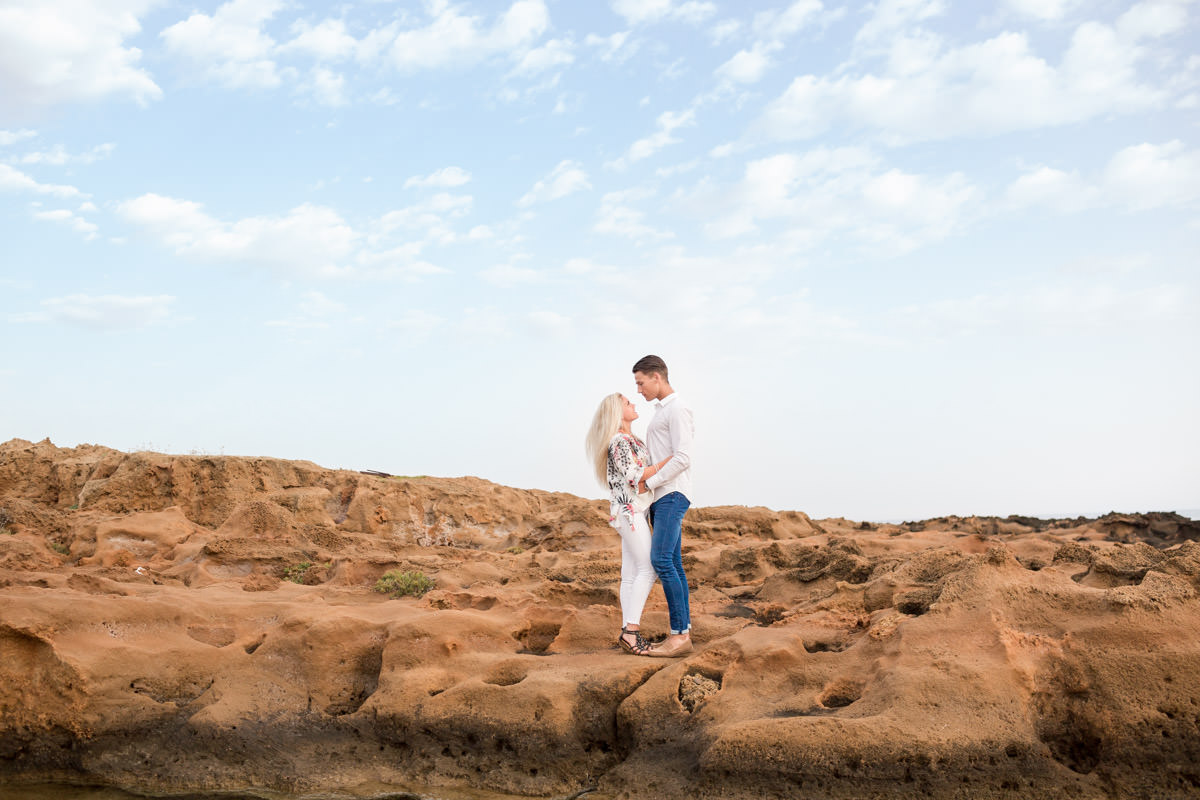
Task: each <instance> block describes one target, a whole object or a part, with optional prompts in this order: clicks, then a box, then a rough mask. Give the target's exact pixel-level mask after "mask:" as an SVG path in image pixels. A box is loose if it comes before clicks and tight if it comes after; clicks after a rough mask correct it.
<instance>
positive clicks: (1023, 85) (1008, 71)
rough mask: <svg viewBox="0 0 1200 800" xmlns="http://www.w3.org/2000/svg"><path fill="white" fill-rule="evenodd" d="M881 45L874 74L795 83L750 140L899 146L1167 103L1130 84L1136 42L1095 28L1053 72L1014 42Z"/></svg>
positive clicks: (1140, 53) (929, 38)
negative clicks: (841, 140) (830, 133)
mask: <svg viewBox="0 0 1200 800" xmlns="http://www.w3.org/2000/svg"><path fill="white" fill-rule="evenodd" d="M912 5H914V7H918V6H919V7H920V8H924V9H926V10H928V9H930V8H934V7H937V6H936V4H932V3H914V4H912ZM889 41H890V55H891V59H890V61H889V64H888V68H887V69H886V70H885V71H884V72H883V73H882V74H865V75H861V76H858V77H855V76H852V75H840V76H837V77H832V78H831V77H818V76H815V75H802V76H799V77H797V78H796V79H795V80H793V81H792V83H791V85H790V86H789V87H788V89H787V91H785V92H784V94H783V95H782V96H781V97H779V98H778V99H776V100H775V101H773V102H772V103H770V104H769V105H768V107H767V109H766V112H765V113H764V115H763V117H762V118H761V119H760V120H759V122H758V124H757V126H756V131H755V132H756V135H759V136H763V137H765V138H768V139H776V140H795V139H806V138H811V137H814V136H817V135H819V134H821V133H824V132H825V131H827V130H828V129H829V128H831V127H833V126H834V125H838V124H844V125H848V126H852V127H860V126H861V127H867V128H872V129H877V130H879V131H880V133H881V134H882V136H883V137H884V138H885V140H887V141H891V142H894V143H902V142H908V141H923V140H937V139H946V138H952V137H956V136H962V135H994V134H997V133H1002V132H1008V131H1020V130H1029V129H1034V128H1039V127H1046V126H1055V125H1064V124H1068V123H1077V122H1082V121H1085V120H1088V119H1091V118H1093V117H1096V116H1099V115H1103V114H1119V113H1135V112H1140V111H1145V110H1149V109H1152V108H1157V107H1161V106H1163V105H1165V104H1166V102H1167V100H1168V96H1167V94H1166V92H1165V91H1163V90H1162V89H1158V88H1155V87H1153V86H1150V85H1147V84H1143V83H1140V82H1139V81H1138V76H1137V64H1138V63H1139V62H1140V61H1141V60H1142V59H1143V58H1144V56H1145V50H1144V49H1143V48H1141V47H1140V46H1139V44H1138V41H1137V40H1134V39H1131V38H1129V36H1123V35H1118V33H1117V31H1116V30H1114V29H1113V28H1112V27H1109V26H1105V25H1101V24H1099V23H1094V22H1091V23H1085V24H1084V25H1081V26H1079V27H1078V28H1077V29H1076V30H1075V32H1074V34H1073V36H1072V37H1071V42H1070V45H1069V46H1068V48H1067V50H1066V52H1065V54H1064V56H1063V58H1062V61H1061V63H1060V64H1059V65H1058V66H1057V67H1055V66H1052V65H1050V64H1048V63H1047V62H1046V61H1045V60H1043V59H1042V58H1041V57H1039V56H1038V55H1036V54H1035V53H1034V52H1033V51H1032V49H1031V46H1030V42H1029V39H1028V38H1027V37H1026V36H1025V35H1024V34H1019V33H1003V34H1000V35H998V36H996V37H994V38H992V39H989V40H987V41H984V42H979V43H975V44H970V45H966V46H964V47H959V48H945V47H944V46H943V44H942V42H941V41H940V40H939V39H938V38H937V37H935V36H933V35H932V34H928V33H918V34H914V35H912V36H895V37H894V38H892V39H891V40H889Z"/></svg>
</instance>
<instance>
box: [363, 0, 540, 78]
mask: <svg viewBox="0 0 1200 800" xmlns="http://www.w3.org/2000/svg"><path fill="white" fill-rule="evenodd" d="M429 11H430V14H431V16H432V17H433V19H432V20H431V21H430V23H429V24H428V25H427V26H425V27H423V28H410V29H405V30H400V29H398V27H397V26H394V25H393V26H391V27H389V28H387V29H384V30H380V31H376V32H375V33H373V34H372V35H369V36H368V37H367V38H366V39H365V40H364V42H363V48H362V50H361V53H362V54H363V57H365V58H368V59H370V58H373V57H374V56H375V54H376V53H383V52H384V51H386V57H387V59H388V61H390V63H391V64H392V65H393V66H395V67H396V68H397V69H400V70H403V71H417V70H422V69H438V68H446V67H459V66H468V65H471V64H475V63H478V62H480V61H484V60H486V59H488V58H491V57H493V56H496V55H508V56H510V57H513V58H519V57H521V56H523V55H524V53H525V52H526V51H527V50H528V47H529V44H530V43H531V42H532V41H534V40H535V39H536V38H537V37H539V36H541V35H542V34H543V33H544V32H545V31H546V29H547V28H548V27H549V25H550V12H549V11H548V10H547V9H546V5H545V3H544V2H543V0H517V2H515V3H513V4H512V5H511V6H510V7H509V8H508V10H507V11H505V12H504V13H503V14H501V15H500V16H499V18H497V19H496V21H495V22H494V23H493V24H492V25H491V26H490V27H488V26H486V25H485V24H484V23H483V22H482V20H481V18H480V17H477V16H468V15H464V14H461V13H459V10H458V9H457V8H456V7H454V6H452V5H450V4H449V3H448V2H445V0H435V2H431V3H430V5H429Z"/></svg>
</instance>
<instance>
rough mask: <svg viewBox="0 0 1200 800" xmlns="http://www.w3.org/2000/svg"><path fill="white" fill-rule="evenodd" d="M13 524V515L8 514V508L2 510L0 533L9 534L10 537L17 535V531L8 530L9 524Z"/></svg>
mask: <svg viewBox="0 0 1200 800" xmlns="http://www.w3.org/2000/svg"><path fill="white" fill-rule="evenodd" d="M10 522H12V514H9V513H8V509H7V508H0V533H7V534H9V535H10V536H13V535H16V531H10V530H9V529H8V523H10Z"/></svg>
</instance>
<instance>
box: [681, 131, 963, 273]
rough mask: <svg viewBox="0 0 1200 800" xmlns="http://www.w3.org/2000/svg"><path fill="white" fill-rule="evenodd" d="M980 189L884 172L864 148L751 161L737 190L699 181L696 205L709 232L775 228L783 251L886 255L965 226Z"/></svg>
mask: <svg viewBox="0 0 1200 800" xmlns="http://www.w3.org/2000/svg"><path fill="white" fill-rule="evenodd" d="M977 199H978V192H977V190H975V189H974V187H972V186H971V185H970V183H969V182H968V181H967V180H966V178H965V177H964V176H962V175H961V174H958V173H952V174H950V175H946V176H942V177H934V176H926V175H916V174H911V173H906V172H903V171H901V170H898V169H895V168H892V169H884V168H883V167H882V165H881V163H880V161H879V159H878V158H877V157H876V156H875V155H874V154H873V153H871V152H870V151H868V150H864V149H861V148H853V147H846V148H836V149H826V148H817V149H814V150H810V151H808V152H806V153H804V154H795V153H781V154H778V155H774V156H769V157H766V158H762V159H757V160H754V161H751V162H749V163H748V164H747V165H746V169H745V173H744V175H743V177H742V179H741V181H739V182H738V183H737V184H735V185H733V186H724V185H717V184H712V183H706V184H702V185H701V187H700V188H699V189H698V190H697V192H696V194H695V196H694V197H693V198H692V202H693V203H694V204H695V205H696V206H698V207H699V208H700V210H701V213H703V214H704V215H706V216H707V218H708V219H710V220H711V221H710V222H709V223H708V225H707V228H706V229H707V231H708V233H709V234H710V235H712V236H714V237H717V238H731V237H739V236H745V235H746V234H750V233H759V235H760V239H761V238H762V237H763V236H765V235H766V234H764V233H763V232H762V231H761V225H763V224H767V223H771V222H774V223H777V224H778V225H779V226H780V228H781V231H782V232H781V233H780V241H781V242H782V243H783V244H784V245H785V247H786V248H789V249H793V250H811V249H813V248H815V247H817V246H819V245H821V244H823V243H825V242H827V241H828V240H830V239H831V238H833V237H845V238H847V239H849V240H850V241H852V242H853V243H856V244H857V245H858V246H860V247H863V248H865V249H867V250H869V251H873V252H877V253H880V254H883V255H894V254H899V253H905V252H909V251H911V250H914V249H916V248H918V247H921V246H924V245H926V244H928V243H930V242H934V241H939V240H941V239H944V238H946V237H947V236H949V235H951V234H952V233H954V232H955V231H957V230H959V229H960V228H962V227H963V225H964V224H965V222H966V221H967V219H968V218H969V216H970V213H971V210H972V208H973V206H974V204H975V202H976V201H977Z"/></svg>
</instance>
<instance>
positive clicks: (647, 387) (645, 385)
mask: <svg viewBox="0 0 1200 800" xmlns="http://www.w3.org/2000/svg"><path fill="white" fill-rule="evenodd" d="M633 382H634V383H636V384H637V390H638V394H640V395H641V396H642V397H644V398H646V399H647V400H657V399H658V393H659V390H660V389H661V388H662V375H659V374H658V373H657V372H651V373H650V374H646V373H645V372H635V373H633Z"/></svg>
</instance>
